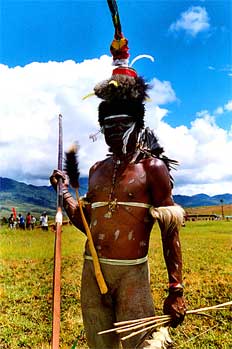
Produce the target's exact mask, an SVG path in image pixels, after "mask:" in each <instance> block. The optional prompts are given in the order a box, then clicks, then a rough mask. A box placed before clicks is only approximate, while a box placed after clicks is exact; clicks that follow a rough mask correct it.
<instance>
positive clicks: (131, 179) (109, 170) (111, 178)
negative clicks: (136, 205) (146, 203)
mask: <svg viewBox="0 0 232 349" xmlns="http://www.w3.org/2000/svg"><path fill="white" fill-rule="evenodd" d="M110 195H111V196H112V198H117V199H118V200H123V201H137V200H139V199H143V198H144V197H147V196H148V184H147V175H146V172H145V170H144V168H143V165H142V164H140V163H139V164H129V165H127V166H123V165H122V166H118V167H117V168H115V166H114V165H113V164H104V165H103V166H101V167H99V168H98V169H96V171H95V172H94V173H93V174H92V176H91V177H90V181H89V199H90V201H91V202H94V201H101V200H102V201H103V200H104V201H106V200H109V197H110Z"/></svg>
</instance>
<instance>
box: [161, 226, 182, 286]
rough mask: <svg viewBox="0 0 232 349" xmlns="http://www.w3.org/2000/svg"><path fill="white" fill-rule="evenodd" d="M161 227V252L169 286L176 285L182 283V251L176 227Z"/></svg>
mask: <svg viewBox="0 0 232 349" xmlns="http://www.w3.org/2000/svg"><path fill="white" fill-rule="evenodd" d="M160 228H161V233H162V243H163V254H164V259H165V263H166V266H167V271H168V279H169V286H170V287H177V286H178V284H179V285H181V284H182V253H181V244H180V239H179V233H178V229H177V228H175V229H168V230H167V231H164V229H162V227H160Z"/></svg>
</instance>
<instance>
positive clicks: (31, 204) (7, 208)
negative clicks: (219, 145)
mask: <svg viewBox="0 0 232 349" xmlns="http://www.w3.org/2000/svg"><path fill="white" fill-rule="evenodd" d="M87 187H88V178H86V177H83V178H80V195H84V194H85V193H86V191H87ZM73 194H74V193H73ZM74 196H75V194H74ZM221 200H223V204H225V205H226V204H232V194H220V195H215V196H208V195H206V194H197V195H193V196H186V195H174V201H175V202H176V203H177V204H179V205H181V206H183V207H186V208H187V207H201V206H214V205H220V204H221ZM12 207H15V208H16V209H17V212H21V213H23V214H26V213H27V212H29V211H31V212H33V213H34V214H40V213H41V212H42V211H44V210H46V211H47V212H48V214H50V215H53V214H54V213H55V210H56V193H55V191H54V190H53V188H52V187H51V186H35V185H31V184H29V185H28V184H25V183H21V182H17V181H15V180H13V179H10V178H2V177H0V216H1V217H3V216H4V215H5V216H9V214H10V213H11V210H12Z"/></svg>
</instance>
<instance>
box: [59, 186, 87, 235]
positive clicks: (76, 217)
mask: <svg viewBox="0 0 232 349" xmlns="http://www.w3.org/2000/svg"><path fill="white" fill-rule="evenodd" d="M63 206H64V209H65V211H66V213H67V215H68V217H69V219H70V221H71V222H72V223H73V225H75V227H77V228H78V229H80V230H81V231H83V232H84V233H85V228H84V225H83V222H82V218H81V214H80V209H79V206H78V203H77V201H76V200H75V199H74V198H73V197H72V194H71V193H70V192H69V191H68V189H63ZM83 210H84V211H85V209H84V208H83ZM85 216H86V219H87V221H88V217H87V214H85Z"/></svg>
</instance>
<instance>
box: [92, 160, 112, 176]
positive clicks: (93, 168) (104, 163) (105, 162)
mask: <svg viewBox="0 0 232 349" xmlns="http://www.w3.org/2000/svg"><path fill="white" fill-rule="evenodd" d="M109 161H110V160H109V158H106V159H104V160H101V161H97V162H96V163H95V164H94V165H93V166H92V167H91V168H90V170H89V175H90V176H91V175H92V174H93V173H94V172H95V171H97V170H98V169H100V168H101V167H103V166H105V165H106V164H108V163H109Z"/></svg>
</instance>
